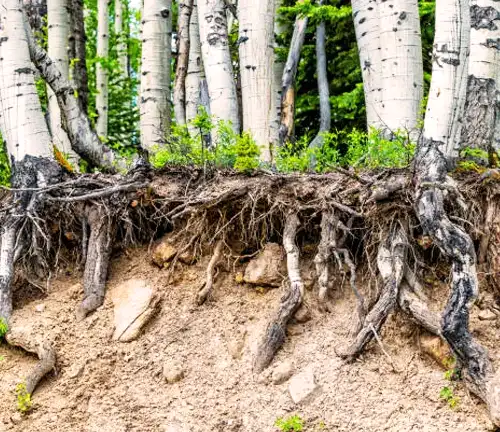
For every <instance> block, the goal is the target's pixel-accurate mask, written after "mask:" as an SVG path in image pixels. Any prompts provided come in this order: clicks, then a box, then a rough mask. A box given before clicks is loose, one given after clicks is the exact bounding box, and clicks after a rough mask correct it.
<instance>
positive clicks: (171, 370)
mask: <svg viewBox="0 0 500 432" xmlns="http://www.w3.org/2000/svg"><path fill="white" fill-rule="evenodd" d="M163 377H164V378H165V381H167V383H169V384H173V383H176V382H178V381H180V380H181V379H182V378H184V370H183V369H182V367H181V365H179V364H178V363H173V362H166V363H165V364H164V365H163Z"/></svg>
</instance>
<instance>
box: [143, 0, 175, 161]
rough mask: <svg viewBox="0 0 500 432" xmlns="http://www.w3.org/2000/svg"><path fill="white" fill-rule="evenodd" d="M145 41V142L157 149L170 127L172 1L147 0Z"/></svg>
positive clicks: (145, 146) (144, 24) (149, 147)
mask: <svg viewBox="0 0 500 432" xmlns="http://www.w3.org/2000/svg"><path fill="white" fill-rule="evenodd" d="M142 40H143V43H142V66H141V67H142V69H141V97H140V111H141V121H140V127H141V143H142V146H143V147H144V148H145V149H147V150H150V151H153V152H154V151H155V150H158V148H160V147H162V146H163V144H164V143H165V137H166V134H167V132H168V129H169V126H170V59H171V44H172V2H171V0H145V1H144V15H143V18H142Z"/></svg>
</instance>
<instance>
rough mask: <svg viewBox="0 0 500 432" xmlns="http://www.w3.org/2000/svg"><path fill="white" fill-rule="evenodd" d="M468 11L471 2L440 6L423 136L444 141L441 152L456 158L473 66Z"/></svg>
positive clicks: (454, 0)
mask: <svg viewBox="0 0 500 432" xmlns="http://www.w3.org/2000/svg"><path fill="white" fill-rule="evenodd" d="M468 8H469V5H468V3H467V2H461V1H460V0H439V1H438V2H437V3H436V19H437V20H439V25H437V26H436V33H435V36H434V49H433V53H432V56H433V66H432V81H431V88H430V91H429V100H428V103H427V110H426V115H425V123H424V132H423V134H424V138H425V139H428V140H432V141H437V142H440V143H441V144H440V145H439V150H440V151H441V152H442V153H443V154H444V155H446V156H447V157H452V156H455V155H456V153H457V149H458V147H459V141H460V132H461V128H462V123H461V118H462V114H463V111H464V103H465V93H466V86H467V72H468V63H469V36H470V33H469V31H468V29H469V26H470V14H469V11H468ZM465 29H466V30H465Z"/></svg>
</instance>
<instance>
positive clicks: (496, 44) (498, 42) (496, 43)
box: [482, 38, 500, 50]
mask: <svg viewBox="0 0 500 432" xmlns="http://www.w3.org/2000/svg"><path fill="white" fill-rule="evenodd" d="M482 45H484V46H486V47H488V48H494V49H496V50H500V38H496V39H490V38H488V39H486V43H484V44H482Z"/></svg>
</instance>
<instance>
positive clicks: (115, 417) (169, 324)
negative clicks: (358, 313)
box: [0, 249, 500, 432]
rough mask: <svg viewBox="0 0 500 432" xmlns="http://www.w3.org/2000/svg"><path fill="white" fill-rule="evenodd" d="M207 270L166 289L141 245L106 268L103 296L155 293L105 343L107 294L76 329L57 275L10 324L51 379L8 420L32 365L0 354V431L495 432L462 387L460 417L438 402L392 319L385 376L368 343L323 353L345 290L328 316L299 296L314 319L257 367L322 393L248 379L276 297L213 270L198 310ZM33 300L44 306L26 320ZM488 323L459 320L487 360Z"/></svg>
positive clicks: (342, 331)
mask: <svg viewBox="0 0 500 432" xmlns="http://www.w3.org/2000/svg"><path fill="white" fill-rule="evenodd" d="M206 262H207V259H204V260H202V261H201V262H200V263H198V264H196V265H194V266H191V267H185V268H184V271H183V272H182V273H181V274H179V275H178V277H177V280H176V281H173V283H171V284H168V285H167V284H166V283H165V274H166V273H165V271H164V270H159V269H158V268H156V267H154V266H152V265H151V264H150V263H149V259H148V256H147V253H146V250H145V249H136V250H132V251H130V252H129V253H128V254H123V255H122V256H120V257H118V258H116V259H115V260H114V262H113V265H112V269H111V274H110V280H109V287H113V286H114V285H116V284H118V283H120V282H122V281H124V280H127V279H129V278H137V277H141V278H147V279H149V280H150V282H151V283H152V284H153V285H154V286H155V287H156V289H157V290H158V292H159V293H160V294H161V295H162V296H163V301H162V309H161V311H160V312H159V313H158V315H157V316H156V317H155V318H154V319H153V321H152V322H151V323H150V324H149V325H148V326H147V328H146V329H145V331H144V334H143V335H142V336H141V337H140V338H139V339H138V340H136V341H134V342H131V343H119V342H114V341H112V340H111V335H112V331H113V328H112V322H113V308H112V304H111V301H110V299H107V300H106V303H105V305H104V306H103V307H102V308H100V309H99V310H98V311H97V312H96V313H94V314H93V315H92V316H90V317H88V318H87V319H86V320H85V321H84V322H81V323H78V322H76V320H75V318H74V310H75V307H76V306H77V304H78V302H79V301H80V299H81V296H82V292H81V287H80V286H79V285H78V283H77V279H74V278H72V277H62V276H61V277H59V278H58V279H57V280H56V281H55V282H54V283H53V285H52V287H51V289H50V292H49V293H48V295H47V296H46V297H44V298H41V299H32V300H30V301H24V302H22V303H18V305H17V306H18V310H17V312H16V316H17V319H16V321H17V322H21V323H23V325H25V326H27V327H29V328H30V329H31V331H32V332H33V334H34V335H43V336H44V337H46V338H48V339H50V340H52V341H53V343H54V346H55V348H56V350H57V354H58V364H57V373H56V374H54V375H52V376H50V377H48V378H47V379H45V380H44V382H43V383H42V384H41V386H40V387H39V388H38V390H37V391H36V392H35V394H34V395H33V401H34V408H33V410H32V412H31V413H29V414H28V415H26V416H23V417H22V418H19V415H18V414H17V412H16V408H15V396H14V394H13V389H14V387H15V385H16V383H17V382H19V381H21V380H22V377H23V376H25V375H26V373H27V372H28V370H29V368H30V367H32V366H33V365H34V364H35V361H36V359H34V358H32V357H30V356H28V355H26V353H24V352H22V351H18V350H14V349H11V348H9V347H7V346H5V345H0V376H1V380H0V431H2V432H3V431H75V432H78V431H88V432H108V431H109V432H125V431H165V432H167V431H168V432H174V431H175V432H188V431H189V432H197V431H200V432H201V431H212V432H214V431H224V432H226V431H241V432H257V431H259V432H268V431H269V432H272V431H277V429H276V427H275V426H274V422H275V421H276V419H277V418H278V417H281V416H287V415H291V414H298V415H300V416H301V417H302V418H303V419H304V421H305V424H306V426H305V429H304V430H305V431H359V432H362V431H370V432H374V431H429V432H430V431H440V432H445V431H471V432H472V431H475V432H482V431H488V430H494V428H492V425H491V422H490V421H489V420H488V417H487V412H486V408H485V406H484V405H483V404H482V403H481V402H480V401H478V400H477V399H476V398H474V397H473V396H471V395H469V394H468V393H467V392H466V391H465V389H464V388H463V387H461V386H460V387H459V388H458V389H457V390H456V391H455V392H456V394H457V395H458V396H459V397H460V404H459V406H458V408H456V409H453V410H452V409H450V408H449V407H448V405H447V404H446V403H445V402H443V401H441V400H440V398H439V392H440V390H441V388H442V387H443V386H445V385H447V382H446V380H445V379H444V377H443V370H441V369H440V368H439V367H438V366H437V364H436V363H434V362H433V360H431V359H430V358H428V357H426V356H425V355H424V354H423V353H421V352H420V351H419V347H418V343H417V342H416V341H417V340H418V331H419V330H418V329H417V328H416V327H415V326H413V325H412V324H410V323H408V322H406V321H405V319H404V317H403V316H402V315H400V314H397V315H395V316H393V317H391V318H390V319H389V320H388V322H387V323H386V326H385V329H384V331H383V334H382V336H383V340H384V346H385V349H386V350H387V352H388V353H389V354H390V356H391V357H392V359H393V361H394V364H395V365H396V369H397V371H394V370H393V369H392V367H391V366H390V364H389V362H388V360H387V358H386V356H385V355H384V354H383V353H382V351H381V350H380V348H379V346H378V345H377V344H373V343H372V344H371V345H370V347H369V349H368V350H367V351H366V353H365V354H364V355H363V356H362V357H361V358H360V359H359V360H358V361H357V362H355V363H354V364H351V365H345V364H343V363H342V362H341V361H340V359H339V358H338V357H337V356H336V354H335V348H336V347H337V346H339V344H341V343H344V342H346V341H347V340H348V339H347V338H348V337H349V331H350V329H351V327H352V320H353V317H354V311H355V303H354V300H353V298H352V296H351V293H350V292H349V290H348V288H347V287H345V288H342V289H339V290H338V292H336V293H335V294H334V295H333V299H332V300H333V305H334V307H333V310H332V312H331V313H327V314H322V313H320V312H319V311H317V308H316V307H315V302H314V291H311V292H308V302H309V304H310V309H311V311H312V319H311V320H310V321H308V322H307V323H304V324H293V325H292V326H290V335H289V338H288V339H287V342H286V344H285V346H284V348H283V349H282V350H281V351H280V352H279V354H278V355H277V357H276V359H275V361H274V362H273V364H272V365H271V367H270V369H269V370H272V369H273V368H274V367H275V366H276V365H278V364H279V363H281V362H283V361H285V360H291V361H293V363H294V365H295V367H296V370H297V371H300V370H302V369H304V368H306V367H310V368H313V370H314V372H315V376H316V380H317V382H318V384H319V386H320V388H319V390H318V391H317V392H316V393H315V394H314V396H313V398H312V399H309V400H307V402H305V403H303V404H301V405H298V406H296V405H295V404H294V403H293V402H292V400H291V398H290V395H289V392H288V384H287V383H284V384H280V385H274V384H272V383H271V382H270V381H269V379H267V378H266V377H267V375H266V374H263V375H262V376H253V375H252V373H251V369H250V358H251V356H250V355H249V353H248V350H247V348H245V349H244V352H243V355H242V356H240V355H239V348H241V347H242V346H243V344H245V346H246V347H248V346H249V345H251V343H250V342H251V339H252V335H254V334H255V331H256V329H258V328H261V326H262V322H263V321H264V320H265V318H266V316H267V315H268V314H269V313H270V311H271V310H272V309H273V307H274V305H276V303H277V301H278V300H279V297H280V294H281V290H276V289H275V290H269V291H267V292H259V291H257V290H255V289H254V288H251V287H249V286H245V285H238V284H236V283H235V282H234V281H233V279H234V277H233V276H232V275H230V274H228V273H222V274H221V276H220V277H219V279H218V282H217V284H216V290H215V295H214V299H213V300H212V301H211V302H210V303H208V304H206V305H204V306H202V307H197V306H195V305H194V299H195V296H196V293H197V290H198V287H199V281H200V280H201V277H202V274H203V271H204V266H205V265H206ZM75 283H76V284H75ZM435 296H438V294H437V293H435ZM440 296H441V295H440ZM40 304H43V305H45V309H44V310H43V311H42V312H36V311H35V307H36V306H37V305H40ZM477 312H478V310H477V308H475V311H474V315H476V314H477ZM497 325H498V324H497V323H496V322H492V321H488V322H486V321H479V320H478V319H477V318H476V316H474V317H473V319H472V323H471V326H472V328H473V330H474V334H475V336H477V337H478V338H479V340H481V341H482V342H483V343H484V344H485V345H486V346H487V347H488V348H489V349H490V352H491V355H492V357H493V359H494V360H497V359H498V358H499V355H500V348H498V346H499V344H498V340H499V338H500V332H498V331H497ZM171 361H177V362H179V363H180V364H181V365H182V367H183V368H184V371H185V377H184V378H183V379H182V380H181V381H180V382H178V383H175V384H167V383H166V382H165V380H164V378H163V375H162V369H163V365H164V364H165V362H171Z"/></svg>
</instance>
